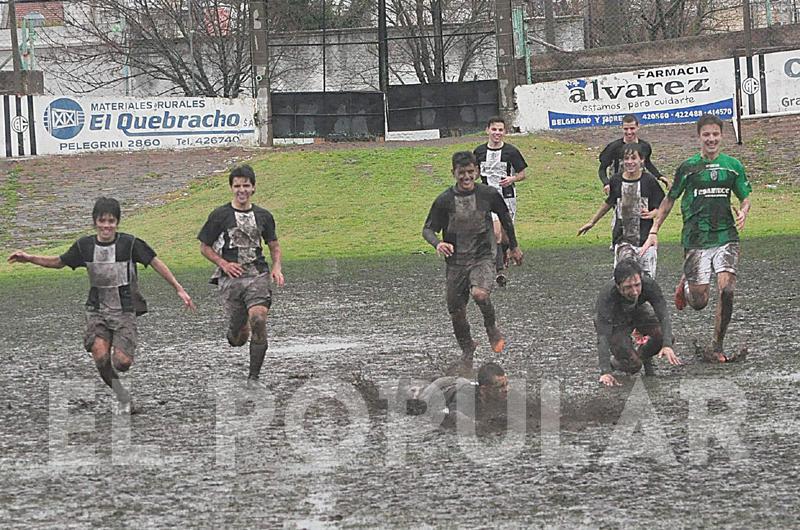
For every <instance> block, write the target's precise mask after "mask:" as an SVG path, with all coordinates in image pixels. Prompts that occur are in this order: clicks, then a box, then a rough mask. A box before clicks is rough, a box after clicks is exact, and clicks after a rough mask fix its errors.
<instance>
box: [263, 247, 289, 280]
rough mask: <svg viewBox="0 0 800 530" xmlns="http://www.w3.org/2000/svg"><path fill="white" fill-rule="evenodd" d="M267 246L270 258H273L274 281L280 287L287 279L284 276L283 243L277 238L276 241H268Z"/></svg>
mask: <svg viewBox="0 0 800 530" xmlns="http://www.w3.org/2000/svg"><path fill="white" fill-rule="evenodd" d="M267 246H268V247H269V256H270V259H272V281H274V282H275V284H276V285H277V286H278V287H283V284H284V283H286V280H285V279H284V278H283V269H282V267H281V264H282V261H283V254H282V253H281V245H280V243H278V240H277V239H276V240H275V241H270V242H269V243H267Z"/></svg>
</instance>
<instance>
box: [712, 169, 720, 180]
mask: <svg viewBox="0 0 800 530" xmlns="http://www.w3.org/2000/svg"><path fill="white" fill-rule="evenodd" d="M711 180H719V171H718V170H716V169H712V170H711Z"/></svg>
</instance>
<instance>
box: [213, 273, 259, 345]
mask: <svg viewBox="0 0 800 530" xmlns="http://www.w3.org/2000/svg"><path fill="white" fill-rule="evenodd" d="M271 284H272V280H271V277H270V273H269V271H267V272H263V273H261V274H259V275H258V276H242V277H239V278H231V277H230V276H223V277H221V278H220V279H219V297H220V301H221V302H222V308H223V309H224V310H225V316H226V317H227V319H228V325H229V328H230V330H231V331H232V332H233V333H238V332H239V330H240V329H242V326H244V324H245V322H247V316H248V315H247V310H248V309H250V308H251V307H254V306H257V305H263V306H264V307H266V308H267V309H269V308H270V306H271V305H272V289H271V288H270V286H271Z"/></svg>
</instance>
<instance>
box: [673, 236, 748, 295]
mask: <svg viewBox="0 0 800 530" xmlns="http://www.w3.org/2000/svg"><path fill="white" fill-rule="evenodd" d="M683 255H684V260H683V274H684V275H685V276H686V282H687V283H690V284H693V285H708V284H709V283H711V273H715V274H719V273H720V272H730V273H731V274H736V266H737V265H738V264H739V242H738V241H731V242H730V243H726V244H724V245H722V246H720V247H712V248H689V249H686V250H685V251H684V253H683Z"/></svg>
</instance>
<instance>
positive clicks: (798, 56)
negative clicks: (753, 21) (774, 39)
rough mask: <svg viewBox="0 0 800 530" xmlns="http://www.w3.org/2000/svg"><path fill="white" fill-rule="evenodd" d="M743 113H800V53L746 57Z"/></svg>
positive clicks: (741, 62)
mask: <svg viewBox="0 0 800 530" xmlns="http://www.w3.org/2000/svg"><path fill="white" fill-rule="evenodd" d="M737 66H738V70H739V78H740V79H741V81H740V82H741V88H742V93H743V99H744V100H743V101H742V114H743V115H744V116H755V115H762V114H794V113H800V50H793V51H788V52H776V53H767V54H761V55H756V56H754V57H751V58H749V59H748V58H746V57H742V58H740V59H739V62H738V64H737Z"/></svg>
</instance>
